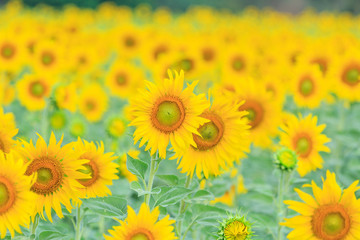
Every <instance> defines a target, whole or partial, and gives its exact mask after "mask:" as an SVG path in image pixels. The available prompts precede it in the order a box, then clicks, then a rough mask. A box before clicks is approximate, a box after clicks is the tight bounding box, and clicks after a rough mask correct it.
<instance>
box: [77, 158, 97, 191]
mask: <svg viewBox="0 0 360 240" xmlns="http://www.w3.org/2000/svg"><path fill="white" fill-rule="evenodd" d="M80 158H83V159H87V158H86V157H85V156H82V157H80ZM83 166H84V167H85V170H79V172H82V173H85V174H89V175H90V177H91V178H87V179H79V180H78V181H79V182H80V183H81V184H82V185H83V186H84V187H89V186H91V185H93V184H94V182H96V180H97V179H98V178H99V168H98V167H97V166H96V164H95V163H94V162H93V161H90V162H89V163H86V164H84V165H83Z"/></svg>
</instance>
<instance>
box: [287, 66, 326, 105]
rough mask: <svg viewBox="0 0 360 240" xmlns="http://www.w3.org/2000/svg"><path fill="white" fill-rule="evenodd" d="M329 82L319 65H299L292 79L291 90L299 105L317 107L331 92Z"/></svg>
mask: <svg viewBox="0 0 360 240" xmlns="http://www.w3.org/2000/svg"><path fill="white" fill-rule="evenodd" d="M328 86H329V83H326V81H325V79H324V78H323V73H322V72H321V71H320V69H319V67H317V66H314V65H308V64H307V65H300V64H298V65H297V68H296V70H295V73H294V77H293V79H292V86H291V87H292V88H291V92H292V93H293V96H294V100H295V103H296V104H297V105H298V106H299V107H308V108H310V109H313V108H316V107H318V106H319V105H320V103H321V102H322V101H323V100H325V99H326V97H327V95H328V94H329V92H328V89H329V87H328Z"/></svg>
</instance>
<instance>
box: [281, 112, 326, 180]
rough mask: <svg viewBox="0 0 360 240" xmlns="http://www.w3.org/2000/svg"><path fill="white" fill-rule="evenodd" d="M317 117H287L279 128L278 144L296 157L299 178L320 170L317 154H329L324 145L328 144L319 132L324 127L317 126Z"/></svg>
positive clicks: (320, 159)
mask: <svg viewBox="0 0 360 240" xmlns="http://www.w3.org/2000/svg"><path fill="white" fill-rule="evenodd" d="M317 120H318V119H317V117H316V116H314V117H313V116H312V115H311V114H310V115H308V116H307V117H305V118H303V117H302V116H301V115H300V117H299V119H298V118H296V116H294V115H291V116H289V118H288V120H287V122H286V123H285V124H284V125H282V126H281V128H282V130H283V132H282V133H281V134H280V144H281V145H283V146H285V147H288V148H289V149H291V150H293V151H295V152H296V153H297V155H298V168H297V170H298V172H299V174H300V176H302V177H303V176H305V175H306V174H307V173H309V172H311V171H313V170H316V169H318V168H322V164H323V159H322V157H321V156H320V154H319V152H330V149H329V148H328V147H326V146H325V145H324V144H325V143H327V142H329V141H330V139H329V138H327V137H326V136H325V135H324V134H321V132H322V131H323V130H324V129H325V127H326V125H325V124H322V125H319V126H317Z"/></svg>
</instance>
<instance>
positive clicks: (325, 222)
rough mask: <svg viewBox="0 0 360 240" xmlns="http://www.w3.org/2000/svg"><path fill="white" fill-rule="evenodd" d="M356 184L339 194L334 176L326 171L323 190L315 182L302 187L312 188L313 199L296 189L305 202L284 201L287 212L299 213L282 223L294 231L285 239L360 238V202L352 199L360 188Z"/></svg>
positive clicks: (356, 182) (340, 191) (351, 239)
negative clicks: (287, 208) (291, 210)
mask: <svg viewBox="0 0 360 240" xmlns="http://www.w3.org/2000/svg"><path fill="white" fill-rule="evenodd" d="M358 183H359V181H355V182H353V183H352V184H351V185H350V186H349V187H348V188H347V189H345V190H343V191H342V190H341V188H340V186H339V185H338V184H337V182H336V176H335V173H331V172H330V171H327V172H326V179H325V180H324V179H323V188H322V189H321V188H319V187H318V186H317V185H316V184H315V182H314V181H312V182H311V184H306V185H305V186H306V187H311V188H312V191H313V195H314V197H313V196H311V195H310V194H308V193H305V192H303V191H301V190H300V189H297V188H295V191H296V192H297V193H298V195H299V197H300V198H301V199H302V200H303V201H304V202H298V201H293V200H287V201H284V203H285V204H287V205H289V208H290V209H293V210H295V211H296V212H298V213H300V215H297V216H295V217H293V218H290V219H285V222H284V223H281V225H284V226H287V227H289V228H293V230H292V231H291V232H290V233H289V235H288V236H287V237H288V239H289V240H302V239H314V240H320V239H322V240H336V239H346V240H355V239H359V236H360V201H359V200H357V199H356V197H355V192H356V191H357V190H358V189H359V187H358V186H357V185H358Z"/></svg>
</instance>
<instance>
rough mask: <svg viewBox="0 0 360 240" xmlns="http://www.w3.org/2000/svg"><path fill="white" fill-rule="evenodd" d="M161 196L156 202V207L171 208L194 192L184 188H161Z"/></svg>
mask: <svg viewBox="0 0 360 240" xmlns="http://www.w3.org/2000/svg"><path fill="white" fill-rule="evenodd" d="M159 188H160V189H161V194H159V195H158V196H157V198H156V200H155V203H154V207H155V206H163V207H166V206H169V205H173V204H175V203H177V202H180V201H181V200H182V199H184V198H186V197H187V196H188V195H189V194H190V193H191V192H192V191H191V190H190V189H187V188H183V187H159Z"/></svg>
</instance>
